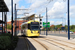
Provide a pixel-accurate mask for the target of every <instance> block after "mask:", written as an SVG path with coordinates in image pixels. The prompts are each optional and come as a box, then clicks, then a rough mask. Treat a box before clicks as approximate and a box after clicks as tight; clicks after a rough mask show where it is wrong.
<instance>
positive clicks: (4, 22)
mask: <svg viewBox="0 0 75 50" xmlns="http://www.w3.org/2000/svg"><path fill="white" fill-rule="evenodd" d="M5 22H6V21H5V12H4V33H5Z"/></svg>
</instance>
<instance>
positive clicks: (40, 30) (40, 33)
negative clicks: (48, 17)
mask: <svg viewBox="0 0 75 50" xmlns="http://www.w3.org/2000/svg"><path fill="white" fill-rule="evenodd" d="M39 23H40V14H39ZM39 29H40V24H39ZM40 34H41V29H40Z"/></svg>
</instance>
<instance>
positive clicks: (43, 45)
mask: <svg viewBox="0 0 75 50" xmlns="http://www.w3.org/2000/svg"><path fill="white" fill-rule="evenodd" d="M32 39H33V40H34V41H36V42H38V43H39V44H40V45H41V46H42V47H43V48H45V50H48V47H47V46H46V45H45V44H43V43H41V42H39V41H38V40H35V39H34V38H32Z"/></svg>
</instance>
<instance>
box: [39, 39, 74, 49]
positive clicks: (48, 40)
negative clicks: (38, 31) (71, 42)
mask: <svg viewBox="0 0 75 50" xmlns="http://www.w3.org/2000/svg"><path fill="white" fill-rule="evenodd" d="M42 39H44V40H43V41H45V42H48V43H50V44H53V45H55V46H57V47H59V48H61V49H63V50H65V49H64V48H63V47H60V46H58V45H57V44H59V45H61V46H65V47H68V48H71V49H72V50H75V48H73V47H70V46H68V45H65V44H62V43H59V42H57V41H54V40H50V39H46V38H41V39H40V40H42ZM51 42H52V43H51ZM54 43H56V44H54Z"/></svg>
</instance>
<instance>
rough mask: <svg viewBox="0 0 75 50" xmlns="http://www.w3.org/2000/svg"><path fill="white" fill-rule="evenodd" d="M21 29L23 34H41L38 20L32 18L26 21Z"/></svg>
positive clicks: (30, 35)
mask: <svg viewBox="0 0 75 50" xmlns="http://www.w3.org/2000/svg"><path fill="white" fill-rule="evenodd" d="M21 29H22V32H23V35H26V36H29V37H32V36H39V35H40V31H39V22H38V21H34V20H30V21H28V22H25V23H23V24H22V25H21Z"/></svg>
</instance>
